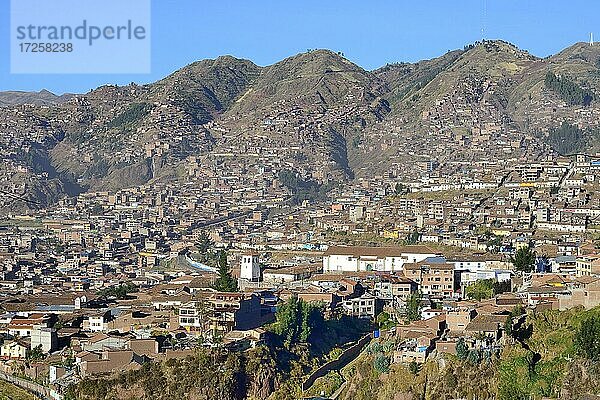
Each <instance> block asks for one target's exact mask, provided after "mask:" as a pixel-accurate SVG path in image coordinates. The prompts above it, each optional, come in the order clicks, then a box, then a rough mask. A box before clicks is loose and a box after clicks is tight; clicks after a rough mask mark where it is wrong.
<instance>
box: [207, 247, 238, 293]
mask: <svg viewBox="0 0 600 400" xmlns="http://www.w3.org/2000/svg"><path fill="white" fill-rule="evenodd" d="M217 272H218V273H219V277H218V278H217V280H216V281H215V283H214V285H213V287H214V289H216V290H218V291H219V292H237V291H238V286H237V281H236V280H235V278H234V277H232V276H231V272H230V271H229V266H228V265H227V252H226V251H221V253H220V254H219V265H218V270H217Z"/></svg>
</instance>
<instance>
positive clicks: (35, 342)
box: [31, 325, 58, 353]
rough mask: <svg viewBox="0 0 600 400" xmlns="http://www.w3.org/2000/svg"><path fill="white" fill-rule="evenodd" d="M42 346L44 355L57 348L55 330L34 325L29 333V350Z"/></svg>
mask: <svg viewBox="0 0 600 400" xmlns="http://www.w3.org/2000/svg"><path fill="white" fill-rule="evenodd" d="M40 345H41V346H42V351H43V352H44V353H51V352H53V351H54V350H56V348H57V347H58V336H57V335H56V330H55V329H52V328H48V327H45V326H41V325H34V326H33V330H32V331H31V348H32V349H35V348H36V347H38V346H40Z"/></svg>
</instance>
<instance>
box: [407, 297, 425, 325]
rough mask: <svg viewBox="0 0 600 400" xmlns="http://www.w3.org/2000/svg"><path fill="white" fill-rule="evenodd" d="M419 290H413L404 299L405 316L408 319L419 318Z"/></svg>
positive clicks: (414, 319)
mask: <svg viewBox="0 0 600 400" xmlns="http://www.w3.org/2000/svg"><path fill="white" fill-rule="evenodd" d="M421 299H422V296H421V292H413V293H411V295H410V296H409V297H408V299H407V300H406V318H408V320H409V321H418V320H420V319H421Z"/></svg>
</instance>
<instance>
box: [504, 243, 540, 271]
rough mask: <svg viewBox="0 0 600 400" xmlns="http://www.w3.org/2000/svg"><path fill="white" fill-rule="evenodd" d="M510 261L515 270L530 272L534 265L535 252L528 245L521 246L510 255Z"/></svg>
mask: <svg viewBox="0 0 600 400" xmlns="http://www.w3.org/2000/svg"><path fill="white" fill-rule="evenodd" d="M510 262H511V263H512V264H513V265H514V267H515V269H516V270H517V271H521V272H531V271H533V267H534V265H535V252H534V251H533V250H532V249H531V248H530V247H521V248H520V249H519V250H517V252H516V253H515V255H514V256H511V257H510Z"/></svg>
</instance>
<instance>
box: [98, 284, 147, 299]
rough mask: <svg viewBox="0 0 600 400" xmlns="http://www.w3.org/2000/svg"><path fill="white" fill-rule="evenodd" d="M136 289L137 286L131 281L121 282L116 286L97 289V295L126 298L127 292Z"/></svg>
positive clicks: (133, 291) (135, 290)
mask: <svg viewBox="0 0 600 400" xmlns="http://www.w3.org/2000/svg"><path fill="white" fill-rule="evenodd" d="M137 291H138V287H137V286H136V285H134V284H133V283H131V282H127V283H122V284H120V285H116V286H110V287H107V288H104V289H102V290H100V291H98V296H99V297H105V298H109V297H114V298H116V299H118V300H123V299H127V298H128V297H129V294H131V293H135V292H137Z"/></svg>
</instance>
